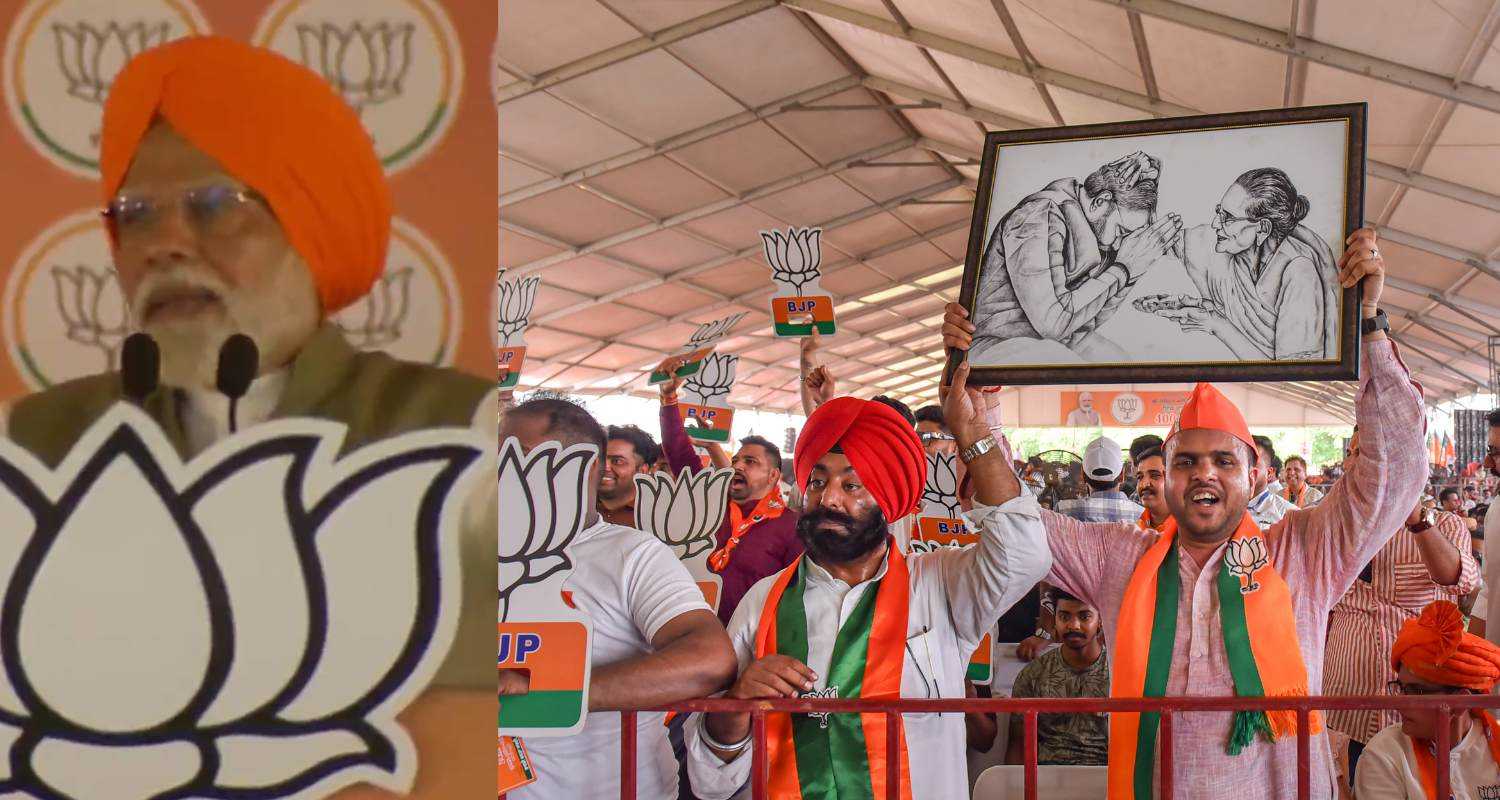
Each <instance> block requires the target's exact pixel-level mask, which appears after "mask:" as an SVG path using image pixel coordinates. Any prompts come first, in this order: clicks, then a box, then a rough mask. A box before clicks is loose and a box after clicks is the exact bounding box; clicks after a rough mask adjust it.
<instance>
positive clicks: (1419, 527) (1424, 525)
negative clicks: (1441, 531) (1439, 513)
mask: <svg viewBox="0 0 1500 800" xmlns="http://www.w3.org/2000/svg"><path fill="white" fill-rule="evenodd" d="M1435 527H1437V526H1436V525H1433V524H1432V521H1431V520H1425V519H1424V520H1422V521H1421V522H1418V523H1417V524H1415V525H1407V526H1406V529H1407V530H1409V531H1411V532H1412V533H1426V532H1427V531H1430V530H1432V529H1433V528H1435Z"/></svg>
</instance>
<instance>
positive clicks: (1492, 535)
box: [1474, 513, 1500, 644]
mask: <svg viewBox="0 0 1500 800" xmlns="http://www.w3.org/2000/svg"><path fill="white" fill-rule="evenodd" d="M1482 566H1483V568H1484V569H1483V572H1484V586H1483V587H1482V588H1480V590H1479V599H1478V600H1476V601H1475V602H1474V614H1475V615H1476V616H1480V617H1483V618H1484V638H1486V639H1488V640H1489V641H1490V643H1491V644H1500V591H1496V589H1497V587H1500V513H1495V514H1485V515H1484V563H1483V564H1482Z"/></svg>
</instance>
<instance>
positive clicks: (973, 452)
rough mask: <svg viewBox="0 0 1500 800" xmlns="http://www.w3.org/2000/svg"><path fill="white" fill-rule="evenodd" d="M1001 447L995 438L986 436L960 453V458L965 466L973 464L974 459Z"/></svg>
mask: <svg viewBox="0 0 1500 800" xmlns="http://www.w3.org/2000/svg"><path fill="white" fill-rule="evenodd" d="M999 446H1000V444H999V443H998V442H996V441H995V437H993V436H986V437H984V438H983V439H980V440H979V441H977V442H975V443H973V444H971V445H969V446H968V447H965V448H964V449H962V450H960V451H959V452H958V457H959V459H960V460H962V461H963V462H964V463H965V464H970V463H973V461H974V459H976V458H979V457H980V456H982V455H984V454H985V453H988V452H989V451H991V450H994V449H995V448H997V447H999Z"/></svg>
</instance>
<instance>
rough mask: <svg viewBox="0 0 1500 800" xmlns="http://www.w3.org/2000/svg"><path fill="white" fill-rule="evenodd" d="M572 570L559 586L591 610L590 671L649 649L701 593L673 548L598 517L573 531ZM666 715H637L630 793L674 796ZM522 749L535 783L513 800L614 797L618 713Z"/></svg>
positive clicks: (601, 714)
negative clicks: (633, 782) (664, 723)
mask: <svg viewBox="0 0 1500 800" xmlns="http://www.w3.org/2000/svg"><path fill="white" fill-rule="evenodd" d="M569 553H570V554H571V555H572V557H573V574H572V575H571V576H569V578H568V581H567V583H565V584H564V591H569V592H572V595H573V604H574V605H576V606H577V607H578V609H579V610H580V611H583V612H584V613H586V614H588V615H589V619H590V620H591V621H592V622H593V626H594V638H593V644H592V645H591V647H590V649H589V662H590V664H591V665H592V668H593V669H594V670H596V671H597V670H598V669H599V668H600V667H603V666H605V665H608V664H614V663H616V662H619V661H624V660H626V659H629V658H634V657H636V656H641V655H645V654H647V653H650V652H652V648H651V638H652V637H653V636H655V635H656V632H657V631H659V630H661V628H662V626H664V625H666V624H667V623H668V622H671V621H672V620H673V619H676V618H677V617H678V616H681V615H682V614H686V613H687V612H689V611H694V610H697V609H703V610H705V611H709V610H711V609H709V607H708V604H707V603H705V602H704V601H703V592H702V591H701V590H699V589H698V584H696V583H694V582H693V578H692V576H691V575H689V574H688V571H687V567H685V566H683V564H682V562H681V561H678V560H677V556H676V555H674V554H673V553H672V550H671V548H669V547H667V546H666V545H665V544H663V543H662V542H661V541H659V540H657V539H656V538H654V537H653V536H651V534H649V533H643V532H641V531H638V530H636V529H634V528H627V527H624V526H622V525H614V524H611V523H608V522H605V521H604V520H602V519H601V520H600V521H599V522H598V523H596V524H595V525H593V526H592V527H590V528H588V529H587V530H585V531H583V532H582V533H579V534H578V538H577V539H575V540H574V541H573V545H572V547H571V548H570V550H569ZM664 716H665V715H664V714H661V713H656V714H638V715H636V723H637V727H636V753H637V762H636V763H637V764H638V766H639V768H638V770H637V771H636V797H639V798H641V800H675V799H676V797H677V760H676V759H675V758H673V756H672V748H671V746H670V745H668V743H667V730H666V728H665V727H663V726H662V719H663V717H664ZM526 749H527V752H528V753H529V754H530V755H531V762H532V765H533V766H534V767H535V768H536V772H537V776H538V777H537V782H536V783H534V784H531V785H530V786H527V787H524V788H521V789H516V790H515V791H512V792H510V796H511V797H513V798H515V800H577V799H578V798H583V797H619V796H620V714H619V712H618V711H595V712H591V713H590V714H589V715H588V718H587V719H586V720H585V722H584V726H583V730H582V731H580V732H579V733H577V734H576V735H573V736H566V737H557V738H540V737H532V738H528V739H527V740H526Z"/></svg>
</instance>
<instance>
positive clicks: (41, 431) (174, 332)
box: [5, 37, 498, 797]
mask: <svg viewBox="0 0 1500 800" xmlns="http://www.w3.org/2000/svg"><path fill="white" fill-rule="evenodd" d="M100 148H101V152H100V160H99V168H100V174H101V185H100V190H101V195H102V196H103V198H104V199H105V202H106V204H107V205H106V207H105V209H104V210H103V214H104V219H105V222H106V224H107V227H108V233H109V239H110V244H111V247H112V250H113V256H114V266H115V273H116V276H117V277H118V280H119V284H120V290H121V293H122V295H123V296H124V297H125V300H126V305H127V308H128V312H129V316H130V321H131V323H132V326H133V327H134V328H136V329H137V330H140V331H144V332H146V333H148V334H150V335H151V336H152V337H153V338H154V339H155V340H156V342H157V344H158V346H159V348H160V356H161V358H160V375H159V381H160V385H159V388H157V389H155V390H154V391H152V392H151V393H150V394H148V395H147V396H145V397H144V398H141V399H140V404H141V406H142V409H143V410H144V411H145V412H146V413H147V414H149V415H150V416H151V417H153V418H154V419H155V420H156V421H157V422H158V423H159V424H160V425H161V428H162V431H163V433H164V434H165V435H166V437H167V438H168V439H169V440H170V441H171V442H172V443H173V444H174V445H175V446H176V448H177V449H178V451H179V452H180V453H181V454H182V455H183V456H185V457H187V456H192V455H195V454H197V453H200V452H202V451H203V450H205V449H207V448H208V447H209V446H210V445H212V444H213V443H214V442H216V441H219V440H221V439H223V438H225V437H226V436H227V435H228V434H229V433H230V429H231V418H230V412H229V400H228V399H227V398H226V397H225V396H224V395H223V394H221V393H220V392H218V391H217V389H216V380H215V379H216V370H217V365H218V360H219V352H220V348H221V346H222V345H223V343H224V342H225V340H226V339H227V338H228V337H229V336H230V335H232V334H236V333H239V334H244V335H246V336H248V337H250V339H252V340H253V341H254V343H255V345H256V346H257V348H258V351H259V358H258V364H257V370H258V374H257V375H256V376H255V377H254V380H253V382H252V383H251V384H250V386H249V389H248V391H247V392H246V393H245V394H244V395H243V396H242V397H241V398H240V399H239V401H238V407H237V409H236V412H237V413H236V418H237V419H236V422H237V424H238V427H239V428H245V427H248V426H251V425H255V424H258V423H261V422H264V421H268V420H272V419H278V418H286V417H316V418H321V419H327V420H333V421H337V422H341V423H344V424H346V425H347V433H346V436H345V440H344V443H343V449H344V452H345V453H348V452H349V451H352V450H355V449H357V448H360V447H362V446H364V445H367V444H371V443H374V442H376V441H379V440H382V439H387V438H390V437H393V436H396V435H398V434H401V433H405V432H408V431H414V430H421V429H428V428H439V427H441V428H452V427H473V428H474V429H476V430H477V431H478V432H479V433H480V435H481V436H483V437H484V439H485V440H486V441H490V442H493V441H495V440H496V437H497V435H498V419H497V413H496V410H497V408H498V405H497V398H496V390H495V386H494V378H493V377H492V378H490V379H489V380H484V379H481V378H479V377H475V376H470V375H464V374H461V373H459V372H456V371H453V370H448V369H439V368H435V367H430V366H426V365H421V364H414V363H407V362H402V361H398V360H395V359H393V358H391V357H389V356H387V355H385V354H383V353H367V352H359V351H357V350H355V348H354V347H352V346H351V345H350V344H349V343H348V342H347V341H346V340H345V339H344V337H343V335H342V333H341V331H340V329H339V327H338V326H337V325H336V324H334V323H333V322H332V320H331V319H330V318H331V316H332V315H333V314H335V313H336V312H338V311H339V310H341V309H343V308H346V307H348V306H350V305H352V304H354V303H356V302H357V301H359V300H360V299H361V298H362V297H364V295H365V294H367V293H368V292H369V291H370V289H371V288H372V287H373V286H374V285H375V283H376V282H377V281H378V280H379V279H380V276H381V274H382V273H383V272H384V270H385V266H386V250H387V247H388V243H389V239H390V226H391V215H392V200H391V191H390V188H389V186H388V185H387V183H386V178H385V173H384V170H383V168H382V167H381V163H380V159H379V157H378V156H377V155H376V153H375V150H374V146H373V144H372V142H371V140H370V136H369V134H368V133H366V131H365V129H364V126H363V125H362V124H361V123H360V120H359V117H358V116H357V115H356V113H355V112H354V110H353V109H351V108H350V107H349V106H348V105H346V104H345V103H344V102H343V100H342V99H341V98H340V96H339V95H338V94H337V93H336V92H335V91H334V89H333V87H331V86H329V85H328V84H327V83H326V82H325V81H324V80H323V79H322V78H321V77H319V76H318V75H317V74H316V73H314V72H312V71H311V70H308V69H306V68H304V67H302V66H300V65H298V64H296V63H295V62H293V61H290V60H288V59H286V58H284V57H282V56H280V55H278V54H276V53H273V52H271V51H270V50H266V49H262V48H256V47H251V46H250V45H248V44H244V43H242V42H238V41H235V40H231V39H225V38H220V37H190V38H185V39H180V40H177V41H174V42H172V43H169V44H166V45H164V46H161V47H157V48H153V49H150V50H146V51H144V52H143V53H141V54H140V55H138V56H137V57H135V58H134V59H132V60H131V61H130V62H129V63H128V64H126V65H125V67H124V68H123V69H122V70H121V71H120V72H119V74H118V76H117V77H116V79H115V81H114V83H113V85H112V88H111V90H110V94H109V98H108V101H107V103H106V104H105V109H104V120H103V128H102V133H101V143H100ZM122 394H123V392H122V388H121V378H120V375H118V374H116V373H113V372H111V373H106V374H101V375H93V376H89V377H85V378H82V379H79V380H75V381H71V382H68V383H65V384H61V385H58V386H55V387H52V388H51V389H49V390H47V391H44V392H41V393H38V394H35V395H32V396H30V397H27V398H24V399H22V400H21V401H19V402H18V403H17V404H16V405H15V406H14V407H13V408H12V409H10V412H9V414H8V417H7V419H6V420H5V427H6V430H7V431H8V435H9V436H10V438H11V439H13V440H14V441H15V442H17V443H18V444H19V445H21V446H22V447H24V448H26V449H27V450H29V451H31V452H32V453H34V454H35V455H36V456H37V457H38V458H40V459H41V460H42V461H43V462H44V463H47V464H49V465H56V464H57V463H59V462H60V461H61V460H62V458H63V456H64V455H65V454H66V453H67V452H68V451H69V449H70V448H71V447H72V446H73V444H74V443H75V442H76V441H77V440H78V438H79V437H80V436H81V435H82V433H83V432H84V431H85V430H86V429H87V428H88V427H89V425H90V424H91V423H93V422H94V421H95V420H96V419H98V418H99V417H100V416H101V415H103V414H104V413H105V412H106V411H107V410H108V409H109V408H110V407H111V406H113V405H114V404H115V403H117V402H119V401H120V400H121V399H122ZM491 458H493V455H492V456H491ZM482 469H483V468H482V467H481V470H482ZM494 469H495V466H494V462H493V461H491V466H490V467H489V470H490V474H494ZM481 485H482V486H483V488H482V489H481V490H480V491H478V492H476V493H475V495H474V496H473V497H471V498H468V500H467V505H466V507H465V516H464V523H463V526H462V532H461V544H460V548H461V559H462V562H461V563H462V592H463V597H462V606H463V614H462V617H461V619H460V621H459V624H458V630H457V632H456V635H455V638H454V642H455V643H454V645H453V646H452V648H451V649H450V650H449V652H448V654H447V656H446V660H445V662H444V664H443V666H442V668H441V669H440V670H439V672H438V674H437V676H436V678H435V679H434V680H433V683H432V685H431V688H429V689H428V690H427V692H426V693H424V694H423V695H422V697H421V698H419V699H418V700H417V701H415V703H414V704H413V705H412V706H410V707H409V708H408V710H407V712H406V713H405V714H404V715H403V721H404V723H405V724H406V726H407V729H408V730H409V731H410V732H411V733H412V734H413V739H414V740H415V741H416V743H417V748H418V763H419V764H420V766H421V771H420V773H419V774H418V776H417V778H416V785H415V788H414V794H413V795H412V796H414V797H439V796H442V797H471V796H476V795H477V794H480V793H482V792H484V791H486V789H485V788H484V787H485V786H486V785H488V786H489V787H490V788H493V786H494V783H493V781H494V773H493V772H491V771H490V770H491V769H492V767H490V766H489V764H490V762H489V761H488V758H489V756H488V755H487V754H488V745H487V744H486V741H487V737H480V738H478V739H476V738H475V737H474V735H473V734H474V732H475V731H487V730H489V728H490V726H491V725H492V724H493V721H494V714H495V695H494V691H495V680H496V679H495V672H494V666H493V663H492V659H493V658H494V655H495V653H494V649H493V648H494V646H495V644H494V643H495V638H494V637H495V628H494V627H493V626H494V622H495V620H494V613H495V612H494V609H495V586H496V581H497V579H498V577H497V574H496V567H497V565H496V562H495V531H496V525H497V522H496V493H495V484H494V483H493V482H489V483H487V484H486V483H485V482H481ZM393 511H395V509H393ZM251 513H253V512H251ZM465 781H468V782H467V783H466V782H465Z"/></svg>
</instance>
